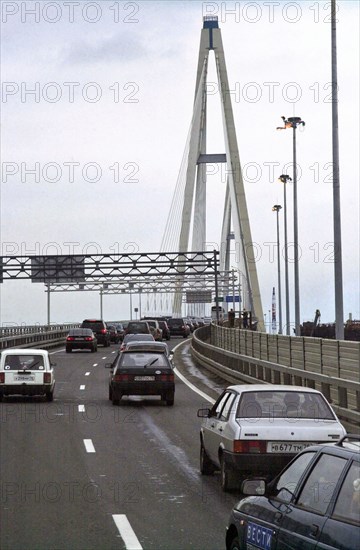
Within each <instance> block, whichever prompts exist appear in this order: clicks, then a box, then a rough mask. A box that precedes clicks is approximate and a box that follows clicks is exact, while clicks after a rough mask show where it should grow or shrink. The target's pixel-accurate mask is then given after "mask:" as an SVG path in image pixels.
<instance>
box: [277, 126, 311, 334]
mask: <svg viewBox="0 0 360 550" xmlns="http://www.w3.org/2000/svg"><path fill="white" fill-rule="evenodd" d="M281 118H282V119H283V122H284V126H280V127H278V128H277V130H286V129H287V128H292V129H293V182H294V189H293V202H294V288H295V334H296V336H300V289H299V234H298V208H297V170H296V129H297V127H298V126H299V125H300V126H305V122H304V121H303V120H301V118H300V117H298V116H293V117H289V118H288V119H286V118H285V117H284V116H283V117H281Z"/></svg>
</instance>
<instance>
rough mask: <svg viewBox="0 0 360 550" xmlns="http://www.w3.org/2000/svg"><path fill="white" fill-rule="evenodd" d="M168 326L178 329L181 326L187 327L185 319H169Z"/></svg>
mask: <svg viewBox="0 0 360 550" xmlns="http://www.w3.org/2000/svg"><path fill="white" fill-rule="evenodd" d="M167 324H168V325H169V326H173V327H178V326H181V325H185V321H184V319H169V320H168V321H167Z"/></svg>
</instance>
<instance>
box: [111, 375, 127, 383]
mask: <svg viewBox="0 0 360 550" xmlns="http://www.w3.org/2000/svg"><path fill="white" fill-rule="evenodd" d="M129 378H130V376H129V375H128V374H115V376H114V382H127V381H128V380H129Z"/></svg>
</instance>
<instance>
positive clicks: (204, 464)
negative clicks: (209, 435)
mask: <svg viewBox="0 0 360 550" xmlns="http://www.w3.org/2000/svg"><path fill="white" fill-rule="evenodd" d="M200 472H201V473H202V475H203V476H210V475H211V474H213V473H214V465H213V463H212V462H211V460H210V458H209V457H208V455H207V453H206V451H205V447H204V445H203V442H201V445H200Z"/></svg>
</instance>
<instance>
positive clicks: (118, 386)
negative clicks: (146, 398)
mask: <svg viewBox="0 0 360 550" xmlns="http://www.w3.org/2000/svg"><path fill="white" fill-rule="evenodd" d="M106 366H108V365H106ZM110 367H111V369H112V370H111V373H110V379H109V399H110V400H111V401H112V403H113V405H118V404H119V401H120V399H121V398H122V397H123V395H160V397H161V399H162V400H163V401H166V404H167V405H169V406H171V405H173V404H174V395H175V379H174V371H173V367H172V364H171V362H170V361H169V358H168V356H167V354H166V353H164V351H163V350H161V351H154V350H152V349H149V350H146V349H144V347H142V348H141V349H140V350H137V349H136V348H135V349H134V348H132V349H131V350H124V351H123V352H121V353H120V354H119V355H118V356H117V357H116V359H115V361H114V363H113V364H112V365H110Z"/></svg>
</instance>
